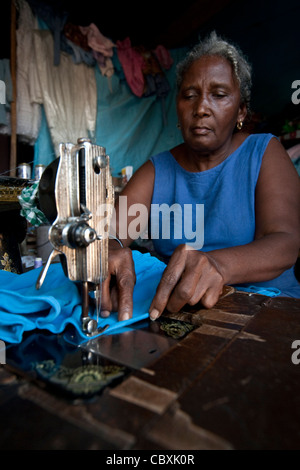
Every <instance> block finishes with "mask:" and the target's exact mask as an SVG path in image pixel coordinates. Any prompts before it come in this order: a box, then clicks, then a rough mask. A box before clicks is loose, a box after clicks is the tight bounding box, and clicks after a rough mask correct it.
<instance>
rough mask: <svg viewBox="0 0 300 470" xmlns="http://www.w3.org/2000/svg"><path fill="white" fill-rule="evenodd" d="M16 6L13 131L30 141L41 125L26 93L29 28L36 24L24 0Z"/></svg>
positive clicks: (31, 85)
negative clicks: (14, 123) (15, 88)
mask: <svg viewBox="0 0 300 470" xmlns="http://www.w3.org/2000/svg"><path fill="white" fill-rule="evenodd" d="M17 9H18V14H19V17H18V18H19V19H18V29H17V31H16V36H17V70H16V82H17V104H16V107H17V135H18V137H19V140H20V141H22V142H25V143H28V144H30V145H33V144H34V142H35V141H36V139H37V137H38V133H39V129H40V125H41V107H40V104H38V103H34V102H32V97H31V94H30V89H31V88H35V84H34V81H35V79H36V76H35V75H34V74H33V73H32V72H33V68H32V64H33V62H34V60H35V56H34V49H33V31H34V29H36V28H37V19H36V17H35V16H34V15H33V13H32V11H31V8H30V7H29V5H28V3H27V2H25V1H24V0H18V2H17Z"/></svg>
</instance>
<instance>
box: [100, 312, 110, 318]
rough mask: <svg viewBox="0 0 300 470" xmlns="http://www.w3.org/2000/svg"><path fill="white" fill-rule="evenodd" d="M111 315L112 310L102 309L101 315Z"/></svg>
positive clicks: (105, 316) (104, 316)
mask: <svg viewBox="0 0 300 470" xmlns="http://www.w3.org/2000/svg"><path fill="white" fill-rule="evenodd" d="M109 315H110V311H109V310H102V311H101V317H103V318H107V317H109Z"/></svg>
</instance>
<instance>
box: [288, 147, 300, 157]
mask: <svg viewBox="0 0 300 470" xmlns="http://www.w3.org/2000/svg"><path fill="white" fill-rule="evenodd" d="M287 153H288V154H289V156H290V159H291V160H297V158H298V157H300V144H297V145H294V146H293V147H291V148H289V149H288V150H287Z"/></svg>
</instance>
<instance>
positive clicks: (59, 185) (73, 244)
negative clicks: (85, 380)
mask: <svg viewBox="0 0 300 470" xmlns="http://www.w3.org/2000/svg"><path fill="white" fill-rule="evenodd" d="M56 166H57V164H56ZM52 173H53V169H51V172H50V175H52ZM51 179H53V178H51V177H50V178H49V174H48V173H47V169H46V170H45V172H44V175H43V177H42V179H41V183H40V184H41V187H44V188H48V187H50V193H51ZM45 194H47V193H45ZM43 197H44V196H43V194H42V199H43ZM54 197H55V198H54V203H55V207H56V211H53V208H52V207H50V208H49V207H47V211H46V212H49V213H51V214H53V212H54V213H55V214H56V217H55V220H54V221H53V223H52V225H51V227H50V229H49V241H50V242H51V244H52V246H53V248H54V249H53V251H52V253H51V254H50V256H49V259H48V261H47V263H46V265H45V267H44V269H43V270H42V271H41V273H40V276H39V278H38V280H37V284H36V287H37V288H38V289H39V288H40V287H41V285H42V284H43V282H44V279H45V276H46V274H47V270H48V268H49V265H50V264H51V262H52V260H53V259H54V258H55V257H56V256H57V255H63V256H64V258H63V261H64V263H63V264H64V268H65V271H66V274H67V276H68V277H69V279H70V280H72V281H75V282H80V283H82V325H83V329H84V330H87V332H88V333H93V332H95V331H96V328H97V322H95V321H92V322H91V321H90V317H89V302H90V298H89V291H90V290H93V291H94V292H95V299H96V309H97V312H98V314H99V311H100V302H101V301H100V298H101V283H102V281H103V280H104V279H106V277H107V269H108V241H109V230H110V219H111V215H112V211H113V206H114V190H113V185H112V178H111V174H110V167H109V156H108V155H106V150H105V148H104V147H101V146H98V145H93V144H92V143H91V142H90V141H89V140H87V139H78V143H77V145H73V144H71V143H62V144H61V145H60V158H59V162H58V166H57V170H56V173H55V185H54ZM48 205H50V206H51V205H53V204H51V199H50V204H49V200H48Z"/></svg>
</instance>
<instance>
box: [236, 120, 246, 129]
mask: <svg viewBox="0 0 300 470" xmlns="http://www.w3.org/2000/svg"><path fill="white" fill-rule="evenodd" d="M243 124H244V123H243V121H242V120H240V121H238V122H237V125H236V127H237V128H238V130H239V131H240V130H241V129H242V127H243Z"/></svg>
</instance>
